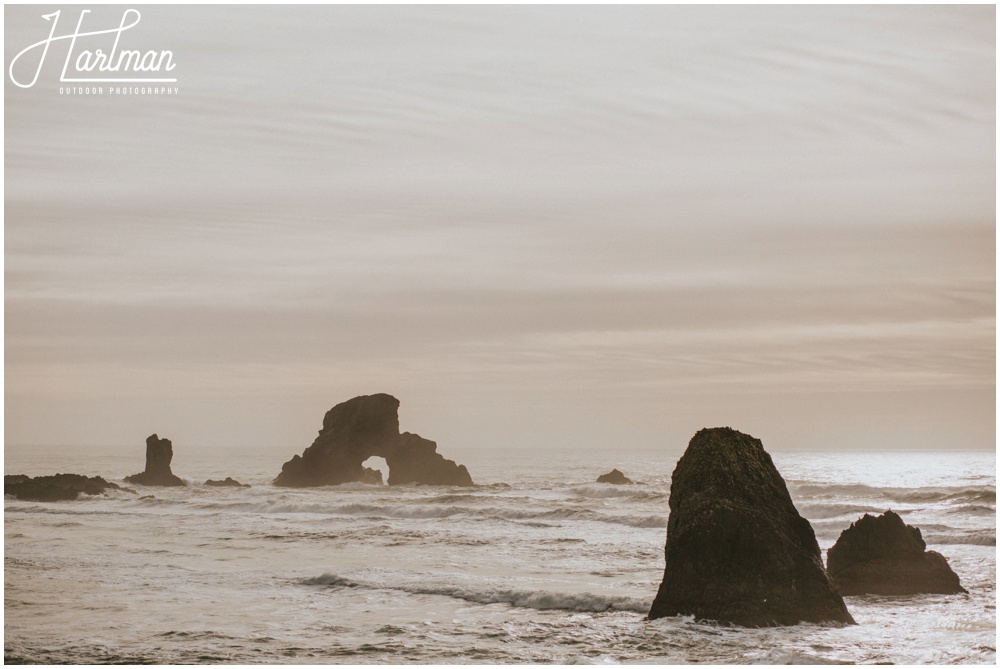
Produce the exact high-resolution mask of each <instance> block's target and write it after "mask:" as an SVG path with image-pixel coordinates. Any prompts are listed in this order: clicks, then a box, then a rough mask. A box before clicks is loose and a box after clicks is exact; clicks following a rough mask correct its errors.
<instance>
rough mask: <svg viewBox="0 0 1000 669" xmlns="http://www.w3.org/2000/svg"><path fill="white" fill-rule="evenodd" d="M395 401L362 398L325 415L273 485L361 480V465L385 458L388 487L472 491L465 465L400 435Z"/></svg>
mask: <svg viewBox="0 0 1000 669" xmlns="http://www.w3.org/2000/svg"><path fill="white" fill-rule="evenodd" d="M398 410H399V400H397V399H396V398H395V397H393V396H392V395H386V394H384V393H380V394H377V395H362V396H360V397H355V398H354V399H351V400H348V401H346V402H342V403H340V404H338V405H337V406H335V407H333V408H332V409H330V410H329V411H327V412H326V416H324V418H323V429H321V430H320V432H319V436H317V437H316V440H315V441H313V443H312V445H311V446H310V447H309V448H307V449H306V450H305V451H304V452H303V453H302V455H301V456H299V455H296V456H294V457H293V458H292V459H291V460H289V461H288V462H286V463H285V464H284V466H283V467H282V468H281V473H280V474H278V477H277V478H276V479H275V480H274V484H275V485H277V486H286V487H293V488H303V487H311V486H322V485H336V484H339V483H351V482H354V481H363V480H364V478H365V467H364V465H363V463H364V462H365V460H367V459H368V458H370V457H372V456H379V457H382V458H385V461H386V464H387V465H388V467H389V480H388V483H389V485H399V484H403V483H422V484H427V485H459V486H471V485H473V483H472V477H471V476H469V471H468V470H467V469H466V468H465V466H464V465H458V464H455V462H454V461H453V460H446V459H445V458H444V457H443V456H442V455H441V454H440V453H438V452H437V444H435V443H434V442H433V441H430V440H429V439H424V438H423V437H421V436H419V435H416V434H411V433H409V432H403V433H402V434H400V432H399V414H398Z"/></svg>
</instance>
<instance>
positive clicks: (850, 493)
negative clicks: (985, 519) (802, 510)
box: [791, 483, 997, 504]
mask: <svg viewBox="0 0 1000 669" xmlns="http://www.w3.org/2000/svg"><path fill="white" fill-rule="evenodd" d="M791 489H792V492H793V493H795V497H798V498H800V499H801V498H810V497H829V496H837V497H852V498H869V499H886V500H890V501H894V502H972V503H975V502H992V503H994V504H995V503H996V499H997V492H996V488H995V487H993V486H983V487H973V488H970V487H965V486H954V487H948V486H940V487H921V488H879V487H875V486H870V485H864V484H861V483H856V484H855V483H846V484H845V483H799V484H793V485H792V486H791Z"/></svg>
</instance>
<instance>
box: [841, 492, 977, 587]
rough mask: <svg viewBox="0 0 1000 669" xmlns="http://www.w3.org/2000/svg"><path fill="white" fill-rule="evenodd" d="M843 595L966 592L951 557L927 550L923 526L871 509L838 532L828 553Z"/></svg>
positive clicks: (897, 515) (889, 512) (892, 514)
mask: <svg viewBox="0 0 1000 669" xmlns="http://www.w3.org/2000/svg"><path fill="white" fill-rule="evenodd" d="M826 565H827V572H828V573H829V574H830V578H832V579H833V581H834V583H836V584H837V588H838V589H839V590H840V594H842V595H869V594H870V595H917V594H925V593H926V594H941V595H952V594H957V593H961V592H966V590H965V589H964V588H963V587H962V585H961V584H960V583H959V580H958V575H957V574H956V573H955V572H954V571H952V570H951V567H949V566H948V560H946V559H945V557H944V556H943V555H941V554H940V553H937V552H935V551H929V550H927V544H925V543H924V539H923V537H921V536H920V530H919V529H918V528H916V527H911V526H910V525H907V524H906V523H904V522H903V519H902V518H900V517H899V514H896V513H893V512H892V511H886V512H885V513H883V514H882V515H881V516H877V517H876V516H870V515H868V514H867V513H866V514H865V515H864V516H862V517H861V518H860V519H859V520H857V521H855V522H854V523H853V524H852V525H851V526H850V527H848V528H847V529H846V530H844V531H843V532H841V533H840V538H839V539H837V543H835V544H834V545H833V548H831V549H830V550H829V551H827V554H826Z"/></svg>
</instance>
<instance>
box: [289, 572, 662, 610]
mask: <svg viewBox="0 0 1000 669" xmlns="http://www.w3.org/2000/svg"><path fill="white" fill-rule="evenodd" d="M298 582H299V583H300V584H301V585H322V586H327V587H337V588H359V589H366V590H396V591H400V592H406V593H409V594H411V595H440V596H443V597H453V598H455V599H461V600H464V601H467V602H474V603H476V604H509V605H511V606H516V607H519V608H524V609H539V610H552V609H558V610H561V611H582V612H591V613H600V612H602V611H611V610H614V611H633V612H635V613H643V614H644V613H646V612H648V611H649V607H650V605H651V604H652V600H645V599H642V600H640V599H636V598H633V597H623V596H615V595H596V594H593V593H588V592H583V593H564V592H552V591H547V590H514V589H507V588H493V589H486V590H477V589H475V588H468V587H461V586H454V585H417V584H387V583H365V582H362V581H356V580H354V579H349V578H345V577H343V576H338V575H337V574H331V573H326V574H322V575H320V576H313V577H309V578H303V579H299V581H298Z"/></svg>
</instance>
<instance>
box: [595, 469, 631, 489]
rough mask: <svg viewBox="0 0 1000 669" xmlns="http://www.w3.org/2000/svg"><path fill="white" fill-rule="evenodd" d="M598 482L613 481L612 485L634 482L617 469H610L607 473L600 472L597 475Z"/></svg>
mask: <svg viewBox="0 0 1000 669" xmlns="http://www.w3.org/2000/svg"><path fill="white" fill-rule="evenodd" d="M597 482H598V483H613V484H614V485H628V484H629V483H634V481H633V480H632V479H630V478H629V477H627V476H625V475H624V474H622V473H621V472H620V471H618V470H617V469H612V470H611V471H610V472H608V473H607V474H601V475H600V476H598V477H597Z"/></svg>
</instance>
